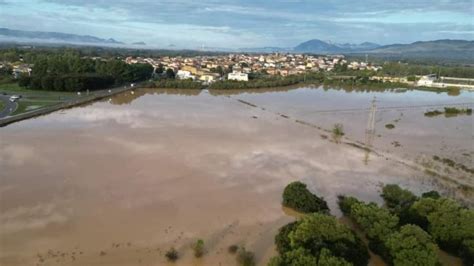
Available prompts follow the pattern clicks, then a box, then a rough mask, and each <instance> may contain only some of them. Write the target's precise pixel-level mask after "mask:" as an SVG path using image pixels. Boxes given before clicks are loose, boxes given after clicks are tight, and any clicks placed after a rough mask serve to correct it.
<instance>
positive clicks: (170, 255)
mask: <svg viewBox="0 0 474 266" xmlns="http://www.w3.org/2000/svg"><path fill="white" fill-rule="evenodd" d="M165 256H166V258H167V259H168V260H169V261H176V260H177V259H178V258H179V255H178V251H176V249H174V247H173V248H170V249H169V250H168V251H166V253H165Z"/></svg>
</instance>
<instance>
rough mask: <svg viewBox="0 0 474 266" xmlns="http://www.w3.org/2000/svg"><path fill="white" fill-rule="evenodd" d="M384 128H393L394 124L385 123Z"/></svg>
mask: <svg viewBox="0 0 474 266" xmlns="http://www.w3.org/2000/svg"><path fill="white" fill-rule="evenodd" d="M385 128H387V129H394V128H395V125H394V124H386V125H385Z"/></svg>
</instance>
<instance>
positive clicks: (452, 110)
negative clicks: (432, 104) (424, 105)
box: [425, 107, 472, 117]
mask: <svg viewBox="0 0 474 266" xmlns="http://www.w3.org/2000/svg"><path fill="white" fill-rule="evenodd" d="M442 114H444V115H445V117H453V116H457V115H461V114H466V115H471V114H472V108H456V107H445V108H444V112H443V111H439V110H433V111H427V112H425V116H428V117H433V116H438V115H442Z"/></svg>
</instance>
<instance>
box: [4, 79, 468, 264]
mask: <svg viewBox="0 0 474 266" xmlns="http://www.w3.org/2000/svg"><path fill="white" fill-rule="evenodd" d="M374 95H375V96H377V99H380V100H379V105H380V106H403V105H424V104H437V103H443V104H444V103H456V102H466V101H467V102H469V101H471V102H472V96H471V95H472V94H469V93H461V95H459V96H457V97H451V96H448V95H445V94H444V95H442V94H434V93H431V92H430V93H427V94H424V93H421V94H420V92H407V93H398V94H397V93H387V92H386V93H355V92H353V93H347V92H344V91H324V90H322V89H310V88H301V89H294V90H289V91H281V90H279V91H268V92H264V93H260V94H255V93H239V94H233V95H230V96H229V95H225V94H215V93H213V92H211V93H207V92H201V93H198V92H196V91H189V90H188V91H186V90H184V91H179V90H144V89H143V90H142V89H139V90H137V91H135V93H134V94H131V93H130V92H127V93H124V94H122V95H118V96H115V97H113V98H112V99H109V100H106V101H101V102H96V103H94V104H91V105H87V106H83V107H78V108H74V109H68V110H63V111H60V112H56V113H52V114H50V115H47V116H42V117H38V118H35V119H30V120H27V121H23V122H20V123H16V124H12V125H10V126H8V127H5V128H1V129H0V170H1V171H0V264H1V265H36V264H39V265H166V264H167V262H166V260H165V258H164V252H165V251H166V250H167V249H168V248H170V247H172V246H173V247H175V248H176V249H177V250H178V251H179V253H180V256H181V258H180V259H179V260H178V262H177V264H179V265H233V264H235V256H234V255H231V254H229V253H228V252H227V247H228V246H229V245H232V244H238V245H245V247H246V248H247V249H248V250H251V251H254V252H255V253H256V259H257V262H258V264H260V265H264V264H265V263H266V262H267V261H268V259H269V258H270V257H271V256H273V255H274V254H275V252H274V247H273V238H274V235H275V234H276V232H277V230H278V228H279V227H280V226H282V225H284V224H286V223H287V222H289V221H292V220H293V219H294V216H292V215H291V213H289V212H288V211H287V210H284V209H282V207H281V204H280V201H281V193H282V190H283V188H284V186H285V185H286V184H287V183H289V182H291V181H293V180H302V181H303V182H305V183H307V184H308V186H309V188H310V189H311V190H312V191H313V192H315V193H317V194H318V195H321V196H323V197H324V198H325V199H326V200H327V201H328V203H329V205H330V207H331V210H332V213H333V214H334V215H337V216H340V211H339V210H338V208H337V204H336V196H337V195H338V194H350V195H354V196H357V197H360V198H361V199H363V200H366V201H375V202H379V203H381V199H380V197H379V193H380V187H381V185H382V184H385V183H397V184H400V185H402V186H403V187H407V188H410V189H411V190H413V191H414V192H415V193H421V192H424V191H428V190H431V189H437V190H440V191H441V192H443V193H445V194H449V195H452V196H454V197H459V198H464V199H465V200H466V195H465V194H463V192H460V191H457V190H455V189H452V187H454V185H453V186H450V184H451V183H450V182H444V181H443V182H441V181H437V180H436V177H433V176H431V175H429V174H427V173H426V171H424V169H423V168H417V167H413V166H411V165H407V164H405V162H404V161H405V160H408V159H407V158H404V155H405V154H409V155H410V156H408V158H409V159H410V160H412V161H415V160H417V159H419V157H420V156H426V157H429V158H430V157H431V156H432V155H433V154H439V155H443V156H447V157H450V158H451V157H452V158H454V159H457V160H459V161H462V162H463V163H465V164H466V165H468V166H469V167H472V159H467V158H464V157H468V156H467V155H462V153H467V154H469V156H473V149H472V146H470V145H466V143H472V138H473V137H472V117H469V116H459V117H455V118H442V117H441V118H430V119H428V118H425V117H424V116H423V112H424V109H423V108H421V109H420V108H414V109H409V110H405V109H403V110H402V109H400V110H398V109H394V110H388V109H387V110H383V111H380V116H378V118H377V119H378V120H377V121H376V131H378V132H380V133H379V134H381V136H380V137H378V138H376V140H375V141H374V144H373V145H374V149H379V150H380V154H379V155H377V154H375V153H372V154H370V159H369V160H367V159H366V157H367V154H366V152H365V151H364V150H362V149H360V148H357V147H354V146H350V145H346V144H344V143H339V144H338V143H335V142H334V141H332V138H331V137H330V136H328V135H330V134H329V133H328V132H326V131H324V129H330V128H331V126H332V125H333V124H334V123H336V122H340V123H343V124H344V129H345V131H346V136H347V140H343V141H342V142H347V141H348V140H354V141H359V140H360V141H362V140H363V138H364V134H363V132H364V130H365V127H366V123H367V118H366V117H367V114H368V112H367V111H360V110H359V111H353V112H352V113H350V112H349V113H347V112H346V113H344V112H333V113H332V114H331V113H328V112H326V113H324V114H323V113H321V110H333V109H342V108H344V109H362V108H368V107H369V104H370V101H371V99H372V97H373V96H374ZM239 99H240V100H242V101H245V102H248V103H252V104H253V105H254V106H252V105H249V104H245V103H243V102H239V101H238V100H239ZM255 106H256V107H255ZM425 109H426V108H425ZM401 113H403V115H401ZM281 114H284V116H287V117H289V118H286V117H284V116H281ZM378 114H379V113H378ZM420 114H421V115H420ZM398 118H400V119H399V120H398V122H396V128H395V129H393V131H388V129H384V127H383V125H384V124H385V123H387V122H388V121H392V120H394V119H398ZM297 119H301V120H304V121H307V122H309V123H311V124H314V125H317V126H321V127H322V129H323V130H319V129H317V128H315V127H312V126H308V125H306V124H302V123H297V122H295V120H297ZM425 138H427V139H425ZM394 140H397V141H399V142H400V143H401V147H398V148H395V147H393V145H392V146H391V145H390V144H389V143H391V142H393V141H394ZM384 153H388V154H391V155H390V156H388V157H386V156H384V155H383V154H384ZM399 159H400V160H399ZM464 181H465V182H472V176H469V175H466V176H465V180H464ZM467 200H469V198H467ZM198 238H201V239H203V240H204V242H205V244H206V248H207V254H206V255H205V256H204V257H203V258H201V259H195V258H194V257H193V254H192V250H191V248H190V247H191V244H192V243H193V242H194V241H196V239H198ZM449 259H452V258H451V257H450V258H449ZM377 261H379V259H377V258H374V260H372V265H376V264H378V263H377ZM454 261H455V262H454V263H455V264H459V261H458V260H454Z"/></svg>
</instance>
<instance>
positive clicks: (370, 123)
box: [364, 96, 377, 164]
mask: <svg viewBox="0 0 474 266" xmlns="http://www.w3.org/2000/svg"><path fill="white" fill-rule="evenodd" d="M376 112H377V105H375V96H374V99H373V100H372V105H371V107H370V112H369V119H368V120H367V128H366V129H365V145H366V147H367V150H366V153H365V158H364V163H365V164H367V163H368V162H369V153H370V148H372V142H373V140H374V137H375V113H376Z"/></svg>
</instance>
